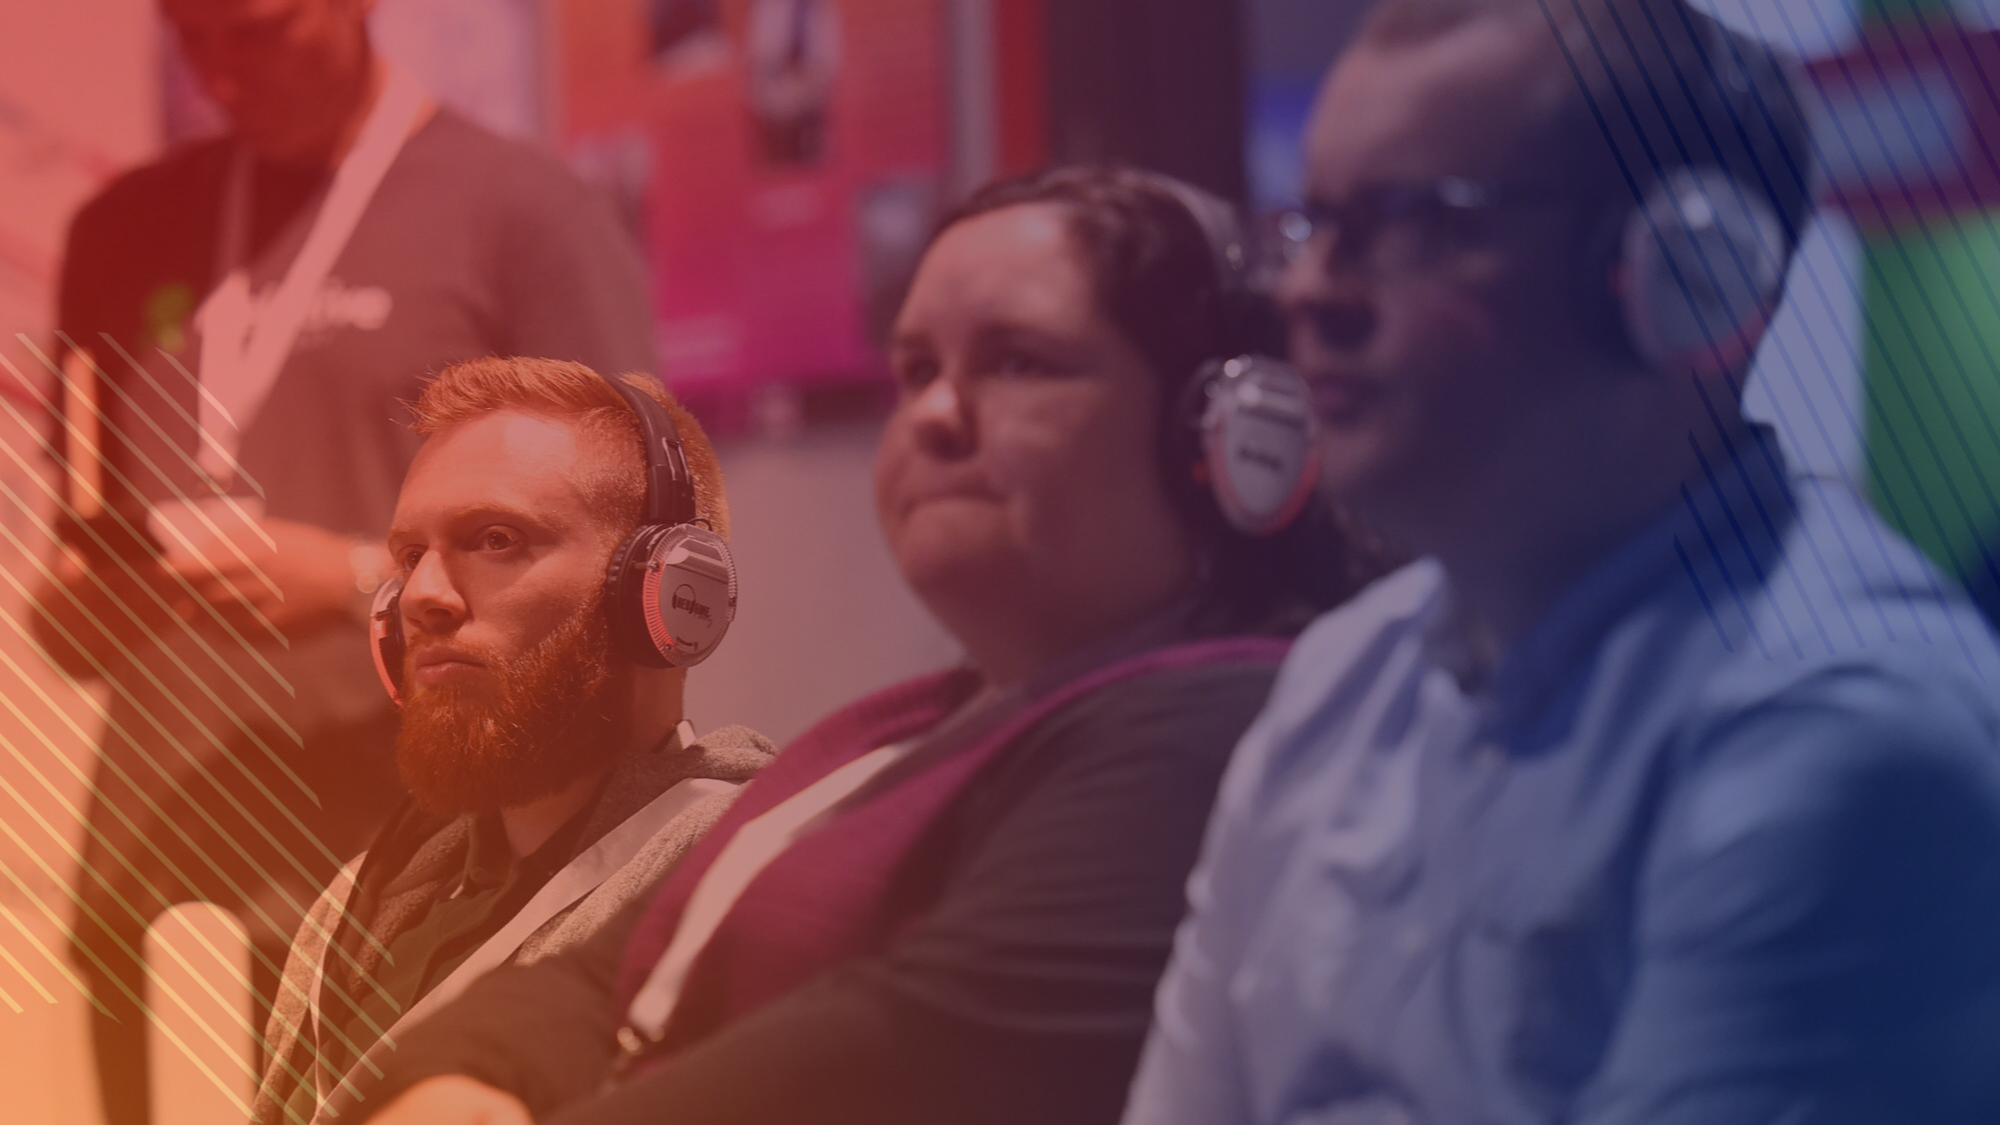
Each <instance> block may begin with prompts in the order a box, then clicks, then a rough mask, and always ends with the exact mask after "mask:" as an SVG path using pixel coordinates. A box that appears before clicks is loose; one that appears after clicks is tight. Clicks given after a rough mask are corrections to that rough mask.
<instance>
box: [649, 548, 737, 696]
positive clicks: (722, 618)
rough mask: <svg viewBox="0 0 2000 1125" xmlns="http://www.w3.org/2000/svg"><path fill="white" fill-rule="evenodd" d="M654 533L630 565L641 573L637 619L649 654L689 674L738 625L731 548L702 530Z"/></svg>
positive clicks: (734, 572)
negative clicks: (683, 669)
mask: <svg viewBox="0 0 2000 1125" xmlns="http://www.w3.org/2000/svg"><path fill="white" fill-rule="evenodd" d="M649 530H653V529H649ZM657 531H658V534H657V535H648V536H647V538H649V539H650V540H651V542H650V543H647V544H645V545H644V546H643V547H641V548H640V550H639V552H638V553H637V557H636V558H635V559H634V562H635V563H636V564H637V565H638V566H640V567H641V568H643V569H642V570H641V572H640V574H639V575H638V580H639V617H640V620H641V622H643V624H644V627H645V635H646V641H647V643H648V645H649V646H650V648H651V649H652V651H653V652H654V653H655V654H657V655H658V657H659V658H660V659H662V660H664V661H665V662H666V663H667V664H669V665H671V666H673V667H676V668H689V667H693V666H694V665H696V664H699V663H701V662H702V661H704V660H706V659H708V656H709V654H710V653H712V652H714V651H715V648H716V646H717V645H718V644H720V643H722V637H723V634H724V633H727V632H728V631H729V625H730V622H732V621H734V620H735V619H736V567H735V565H734V563H733V561H732V560H731V558H730V555H729V545H728V544H727V543H725V542H724V541H723V539H722V537H721V536H719V535H717V534H715V533H714V532H712V531H710V530H708V529H707V528H705V527H702V526H700V525H698V524H681V525H679V526H676V527H670V528H660V529H657ZM628 580H629V578H628Z"/></svg>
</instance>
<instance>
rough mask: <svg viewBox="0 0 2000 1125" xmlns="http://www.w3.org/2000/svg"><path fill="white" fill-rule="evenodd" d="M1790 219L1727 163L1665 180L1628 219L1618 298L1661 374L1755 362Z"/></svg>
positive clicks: (1644, 353) (1779, 281) (1640, 347)
mask: <svg viewBox="0 0 2000 1125" xmlns="http://www.w3.org/2000/svg"><path fill="white" fill-rule="evenodd" d="M1786 237H1787V236H1786V234H1785V229H1784V225H1783V224H1782V223H1781V222H1779V220H1778V216H1777V214H1776V213H1775V212H1774V211H1773V210H1772V209H1771V207H1770V205H1769V204H1768V203H1766V202H1765V201H1764V199H1763V197H1762V196H1761V195H1759V194H1757V193H1755V192H1752V191H1749V190H1747V189H1745V188H1744V187H1743V186H1741V185H1740V184H1738V183H1737V182H1736V181H1735V180H1734V179H1733V178H1731V177H1730V176H1729V174H1728V173H1726V172H1724V171H1722V170H1721V169H1718V168H1707V167H1682V168H1676V169H1674V170H1673V171H1672V172H1670V173H1668V174H1667V175H1666V176H1664V177H1663V178H1662V179H1661V181H1660V183H1659V185H1658V186H1657V187H1655V188H1654V189H1653V191H1652V192H1650V193H1649V194H1648V196H1647V198H1646V201H1645V202H1644V204H1643V205H1641V206H1640V207H1638V208H1636V209H1635V210H1633V212H1632V213H1631V215H1630V217H1629V218H1628V219H1627V221H1626V224H1625V230H1624V235H1623V240H1622V243H1621V246H1620V259H1619V262H1620V267H1621V270H1622V277H1623V281H1624V284H1623V286H1622V290H1623V291H1622V292H1621V293H1620V294H1619V295H1618V296H1619V299H1620V303H1621V305H1622V306H1623V315H1624V321H1625V327H1626V331H1627V334H1628V335H1629V336H1630V338H1631V341H1632V344H1633V346H1634V348H1635V349H1636V350H1637V352H1638V353H1639V356H1640V358H1641V359H1642V360H1644V361H1645V363H1646V364H1647V365H1648V366H1649V367H1651V368H1652V369H1653V370H1655V371H1661V372H1682V371H1693V372H1695V373H1697V374H1703V375H1708V374H1716V373H1719V372H1723V371H1730V370H1734V369H1736V368H1738V367H1740V366H1741V365H1742V364H1743V363H1745V362H1747V361H1748V360H1749V358H1750V357H1751V355H1752V354H1753V353H1754V352H1755V351H1756V348H1757V343H1758V341H1759V340H1760V339H1761V338H1762V336H1763V332H1764V329H1765V327H1766V326H1767V324H1768V323H1769V319H1770V315H1771V311H1772V306H1773V305H1774V304H1775V303H1776V301H1777V297H1778V294H1779V292H1780V290H1781V289H1782V287H1783V285H1784V260H1785V253H1784V251H1785V240H1786Z"/></svg>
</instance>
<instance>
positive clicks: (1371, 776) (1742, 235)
mask: <svg viewBox="0 0 2000 1125" xmlns="http://www.w3.org/2000/svg"><path fill="white" fill-rule="evenodd" d="M1802 116H1803V115H1802V110H1801V106H1800V101H1799V94H1798V92H1797V90H1796V87H1795V85H1794V82H1793V80H1792V78H1791V76H1790V67H1789V66H1788V65H1787V64H1786V62H1785V60H1783V59H1782V58H1779V57H1777V56H1775V55H1774V54H1773V53H1772V52H1770V51H1769V50H1768V49H1767V48H1765V47H1764V46H1762V45H1761V44H1759V43H1757V42H1755V41H1753V40H1751V39H1748V38H1747V37H1743V36H1740V35H1737V34H1735V33H1733V32H1731V31H1729V30H1727V29H1726V28H1724V27H1723V26H1722V25H1720V24H1718V23H1716V22H1715V21H1713V20H1712V19H1710V18H1709V17H1708V16H1706V15H1703V14H1701V13H1700V12H1698V11H1695V10H1693V9H1691V8H1690V7H1689V6H1688V4H1686V3H1685V2H1684V0H1385V2H1384V3H1382V4H1381V6H1380V7H1378V8H1377V10H1376V11H1375V13H1374V14H1373V15H1372V17H1371V22H1370V23H1369V24H1368V26H1367V27H1366V29H1365V30H1364V33H1363V35H1362V38H1361V40H1360V42H1359V43H1358V44H1357V45H1356V46H1355V47H1354V48H1353V49H1351V50H1350V51H1349V52H1348V53H1347V54H1346V55H1345V56H1344V57H1343V58H1342V59H1341V60H1340V62H1339V63H1338V64H1337V65H1336V66H1335V68H1334V70H1333V73H1332V75H1331V76H1330V78H1329V79H1328V80H1327V83H1326V85H1325V87H1324V90H1323V92H1322V94H1321V99H1320V102H1319V104H1318V109H1317V111H1316V113H1315V116H1314V119H1313V123H1312V125H1311V127H1310V129H1309V131H1308V135H1307V141H1306V143H1307V157H1308V159H1307V174H1306V185H1305V187H1306V197H1307V199H1308V203H1307V206H1306V208H1305V209H1304V211H1303V212H1302V213H1301V214H1300V215H1298V216H1296V217H1295V220H1294V222H1293V224H1292V225H1293V229H1294V232H1295V234H1296V235H1297V240H1298V241H1299V242H1300V243H1301V244H1302V246H1301V250H1302V252H1301V254H1300V255H1299V257H1298V259H1297V261H1296V263H1295V264H1294V265H1293V267H1292V268H1291V270H1290V272H1289V274H1288V275H1287V278H1286V280H1285V283H1284V285H1283V286H1282V289H1281V294H1280V301H1281V304H1282V305H1283V306H1284V307H1285V310H1286V313H1287V315H1288V319H1289V320H1290V322H1291V325H1292V351H1293V356H1294V358H1295V359H1296V360H1297V361H1298V362H1299V363H1300V365H1301V367H1302V368H1303V369H1304V371H1305V373H1306V375H1307V377H1308V378H1309V380H1310V381H1311V382H1312V383H1313V386H1314V391H1315V397H1316V398H1317V400H1318V404H1319V413H1320V417H1321V419H1322V421H1323V423H1324V425H1325V438H1324V440H1323V442H1322V444H1321V450H1322V455H1323V458H1324V464H1325V467H1326V471H1325V481H1326V485H1327V487H1328V490H1329V491H1330V492H1331V493H1332V494H1334V495H1335V496H1336V497H1337V498H1338V499H1340V500H1342V501H1344V502H1346V503H1348V504H1350V505H1352V506H1353V507H1354V509H1355V510H1356V512H1357V514H1358V515H1359V516H1360V517H1361V518H1362V519H1364V520H1365V521H1367V522H1368V524H1369V525H1370V526H1371V527H1372V528H1374V529H1375V530H1377V531H1378V532H1379V533H1381V534H1383V535H1384V536H1386V537H1387V538H1389V539H1390V540H1391V542H1392V544H1393V545H1397V546H1401V547H1404V548H1406V549H1411V550H1413V551H1414V552H1415V553H1418V554H1421V555H1424V556H1427V557H1425V558H1424V559H1423V560H1422V561H1420V562H1418V563H1415V564H1412V565H1411V566H1409V567H1407V568H1405V569H1403V570H1401V571H1399V572H1398V573H1396V574H1394V575H1391V576H1390V577H1388V578H1385V579H1383V580H1382V581H1381V582H1379V583H1377V584H1376V585H1375V586H1374V587H1372V588H1371V589H1370V590H1369V591H1368V592H1366V593H1364V594H1363V595H1362V596H1361V597H1359V598H1357V599H1356V600H1355V601H1354V602H1353V603H1352V604H1351V605H1350V606H1348V607H1346V608H1344V609H1343V610H1341V611H1338V612H1336V613H1334V614H1331V615H1329V616H1328V617H1327V618H1326V619H1324V620H1323V621H1321V622H1320V623H1318V624H1316V625H1315V626H1313V627H1312V628H1311V629H1310V630H1308V631H1307V633H1306V634H1305V636H1304V637H1302V638H1301V640H1300V642H1299V644H1298V646H1297V647H1296V648H1295V649H1294V651H1293V653H1292V656H1291V657H1290V659H1289V660H1288V661H1287V664H1286V667H1285V669H1284V671H1283V672H1282V673H1281V675H1280V679H1279V681H1278V688H1277V690H1276V692H1275V693H1274V695H1273V698H1272V701H1271V703H1270V705H1269V706H1268V707H1267V708H1266V710H1265V711H1264V713H1263V714H1262V715H1261V716H1260V717H1259V719H1258V721H1257V723H1256V724H1255V725H1254V726H1253V727H1252V728H1251V731H1250V733H1249V734H1248V735H1246V736H1245V739H1244V743H1243V745H1242V747H1241V748H1240V749H1239V751H1238V754H1237V757H1236V758H1235V759H1234V761H1233V762H1232V764H1231V772H1230V775H1229V777H1228V778H1227V780H1225V782H1224V784H1223V787H1222V797H1221V801H1220V803H1219V804H1218V806H1217V810H1216V814H1215V820H1214V823H1213V825H1212V827H1211V829H1210V834H1209V838H1208V841H1207V844H1206V846H1205V849H1204V852H1203V858H1202V861H1201V864H1200V866H1199V868H1198V869H1197V873H1196V876H1195V878H1194V880H1193V882H1192V884H1191V897H1192V899H1193V913H1192V915H1191V917H1190V919H1189V920H1188V922H1187V923H1186V924H1185V925H1184V926H1183V928H1182V931H1181V934H1180V937H1179V940H1178V942H1177V945H1176V952H1175V958H1174V962H1173V965H1172V966H1171V967H1170V968H1169V970H1168V972H1167V976H1166V978H1165V980H1164V982H1163V984H1162V986H1161V990H1160V995H1159V1001H1158V1014H1157V1018H1156V1021H1155V1025H1154V1032H1153V1036H1152V1039H1151V1041H1150V1043H1149V1045H1148V1048H1147V1055H1146V1058H1145V1061H1144V1063H1143V1064H1142V1066H1141V1070H1140V1075H1139V1078H1138V1080H1137V1082H1136V1084H1135V1087H1134V1091H1133V1095H1132V1102H1131V1105H1130V1106H1129V1107H1128V1110H1127V1115H1126V1121H1127V1122H1128V1125H1179V1123H1183V1122H1185V1123H1188V1125H1193V1123H1196V1122H1199V1123H1201V1125H1236V1123H1249V1122H1271V1123H1276V1122H1299V1121H1315V1122H1327V1123H1329V1125H1330V1123H1332V1122H1342V1123H1348V1122H1353V1123H1356V1125H1359V1123H1361V1122H1376V1123H1384V1125H1388V1123H1396V1125H1415V1123H1418V1122H1430V1123H1434V1125H1446V1123H1454V1125H1455V1123H1460V1122H1473V1121H1478V1122H1508V1123H1522V1125H1527V1123H1548V1125H1553V1123H1555V1122H1567V1123H1572V1125H1600V1123H1602V1125H1609V1123H1612V1122H1617V1123H1619V1125H1697V1123H1698V1125H1765V1123H1770V1122H1778V1121H1784V1122H1788V1123H1796V1125H1827V1123H1836V1122H1838V1123H1843V1125H1849V1123H1851V1125H1864V1123H1866V1125H1873V1123H1877V1122H1909V1123H1912V1125H1914V1123H1918V1122H1922V1123H1925V1125H1947V1123H1949V1125H1975V1123H1982V1122H1991V1121H1994V1120H2000V1081H1996V1078H1995V1071H1994V1067H1993V1058H1992V1054H1993V1049H1994V1044H1995V1043H1996V1042H2000V955H1996V951H2000V707H1996V703H1995V700H1996V698H2000V690H1996V689H1997V688H2000V654H1996V651H1995V643H1994V638H1993V636H1992V635H1991V633H1990V632H1988V630H1987V629H1986V627H1985V626H1984V624H1983V623H1982V621H1981V620H1980V618H1979V617H1978V615H1977V614H1976V613H1975V612H1974V610H1973V608H1972V606H1971V605H1970V603H1969V602H1968V601H1967V600H1966V599H1965V597H1964V596H1963V594H1962V593H1961V592H1960V591H1958V590H1957V589H1955V588H1953V587H1952V586H1951V585H1950V583H1949V582H1947V581H1946V580H1944V579H1942V578H1941V577H1940V576H1939V575H1938V574H1937V572H1936V571H1935V570H1933V569H1932V568H1931V567H1930V566H1929V565H1928V564H1927V563H1926V562H1925V561H1924V560H1923V559H1922V558H1921V557H1920V556H1919V555H1918V553H1917V552H1916V550H1915V549H1914V548H1912V547H1911V546H1910V545H1909V544H1907V543H1905V542H1903V541H1902V540H1900V539H1899V538H1898V537H1897V536H1896V535H1895V534H1894V533H1893V532H1891V531H1890V530H1888V529H1887V528H1886V527H1885V526H1883V524H1882V523H1881V521H1880V520H1879V519H1877V517H1876V516H1875V515H1874V513H1873V512H1872V511H1871V510H1870V508H1869V507H1868V505H1867V503H1866V501H1865V500H1864V499H1863V498H1862V497H1860V496H1858V495H1856V494H1855V493H1854V491H1853V490H1852V488H1851V487H1850V486H1848V485H1847V484H1846V483H1845V482H1844V481H1840V480H1833V479H1820V478H1814V477H1809V476H1804V475H1800V474H1797V473H1796V472H1794V471H1792V470H1790V469H1789V468H1788V467H1787V466H1786V464H1785V461H1784V455H1783V453H1782V452H1781V451H1780V449H1779V447H1778V443H1777V440H1776V438H1775V435H1774V433H1773V432H1772V431H1771V430H1770V429H1769V428H1768V427H1764V426H1760V425H1757V424H1754V423H1752V422H1750V421H1748V420H1746V419H1745V418H1744V417H1743V414H1742V411H1741V408H1740V404H1739V398H1740V392H1741V388H1742V378H1743V374H1744V372H1745V371H1746V370H1747V369H1748V366H1749V361H1750V358H1751V354H1752V352H1753V351H1754V349H1755V346H1756V344H1757V341H1758V338H1759V336H1760V334H1761V332H1762V329H1763V326H1764V324H1765V323H1766V321H1767V318H1768V316H1769V314H1770V313H1771V312H1772V311H1773V309H1774V307H1775V305H1776V303H1777V299H1778V297H1779V294H1780V292H1781V290H1782V286H1783V279H1784V276H1785V269H1786V263H1787V261H1788V260H1789V258H1790V255H1791V251H1792V249H1793V247H1794V245H1795V242H1796V238H1797V232H1798V231H1799V229H1800V227H1801V225H1802V223H1803V220H1804V218H1805V216H1806V214H1807V213H1808V209H1809V204H1810V195H1809V190H1808V176H1807V173H1808V171H1809V168H1810V155H1809V148H1808V144H1807V136H1806V129H1805V122H1804V121H1803V120H1802Z"/></svg>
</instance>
